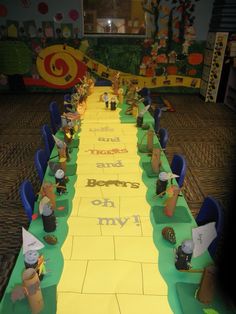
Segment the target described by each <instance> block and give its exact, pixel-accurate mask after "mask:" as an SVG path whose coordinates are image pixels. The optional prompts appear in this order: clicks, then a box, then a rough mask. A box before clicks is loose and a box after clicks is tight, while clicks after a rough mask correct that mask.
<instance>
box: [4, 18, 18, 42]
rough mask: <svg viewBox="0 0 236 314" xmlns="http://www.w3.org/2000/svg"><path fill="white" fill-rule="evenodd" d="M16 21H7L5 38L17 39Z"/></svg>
mask: <svg viewBox="0 0 236 314" xmlns="http://www.w3.org/2000/svg"><path fill="white" fill-rule="evenodd" d="M18 27H19V22H18V21H13V20H12V21H10V20H8V21H7V36H8V37H10V38H17V37H18Z"/></svg>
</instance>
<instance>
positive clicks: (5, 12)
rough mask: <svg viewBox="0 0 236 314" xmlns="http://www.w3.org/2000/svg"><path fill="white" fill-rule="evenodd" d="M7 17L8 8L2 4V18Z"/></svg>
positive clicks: (0, 14)
mask: <svg viewBox="0 0 236 314" xmlns="http://www.w3.org/2000/svg"><path fill="white" fill-rule="evenodd" d="M5 16H7V8H6V7H5V5H3V4H0V17H5Z"/></svg>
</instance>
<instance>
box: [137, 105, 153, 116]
mask: <svg viewBox="0 0 236 314" xmlns="http://www.w3.org/2000/svg"><path fill="white" fill-rule="evenodd" d="M150 106H151V105H148V106H146V107H145V108H144V109H143V110H141V111H140V112H139V114H138V115H139V117H143V116H144V114H145V113H146V112H147V111H148V109H149V108H150Z"/></svg>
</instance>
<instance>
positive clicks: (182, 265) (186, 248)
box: [175, 240, 194, 270]
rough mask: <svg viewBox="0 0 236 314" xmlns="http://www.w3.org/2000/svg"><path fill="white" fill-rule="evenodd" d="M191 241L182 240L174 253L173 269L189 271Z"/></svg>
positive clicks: (191, 252)
mask: <svg viewBox="0 0 236 314" xmlns="http://www.w3.org/2000/svg"><path fill="white" fill-rule="evenodd" d="M193 248H194V243H193V240H184V241H183V242H182V243H181V245H180V246H178V248H177V249H176V251H175V267H176V268H177V269H178V270H189V269H190V268H191V264H190V262H191V258H192V254H193Z"/></svg>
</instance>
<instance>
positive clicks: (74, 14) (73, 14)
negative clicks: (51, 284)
mask: <svg viewBox="0 0 236 314" xmlns="http://www.w3.org/2000/svg"><path fill="white" fill-rule="evenodd" d="M68 16H69V18H70V19H71V20H72V21H74V22H75V21H76V20H78V18H79V12H78V11H77V10H75V9H72V10H70V11H69V13H68Z"/></svg>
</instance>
